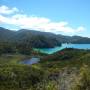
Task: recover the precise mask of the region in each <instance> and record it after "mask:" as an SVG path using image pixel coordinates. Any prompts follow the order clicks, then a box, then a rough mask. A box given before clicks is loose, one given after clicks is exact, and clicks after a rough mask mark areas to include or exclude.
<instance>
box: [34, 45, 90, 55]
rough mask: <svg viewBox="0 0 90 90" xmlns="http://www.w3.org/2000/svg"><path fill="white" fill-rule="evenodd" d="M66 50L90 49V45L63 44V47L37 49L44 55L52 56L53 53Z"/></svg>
mask: <svg viewBox="0 0 90 90" xmlns="http://www.w3.org/2000/svg"><path fill="white" fill-rule="evenodd" d="M64 48H77V49H90V44H62V46H61V47H55V48H40V49H36V50H38V51H40V52H43V53H47V54H52V53H54V52H57V51H59V50H62V49H64Z"/></svg>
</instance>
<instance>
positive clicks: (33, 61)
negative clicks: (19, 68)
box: [20, 57, 40, 65]
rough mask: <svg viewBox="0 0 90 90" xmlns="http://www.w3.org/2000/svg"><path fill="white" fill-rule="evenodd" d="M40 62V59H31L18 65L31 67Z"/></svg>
mask: <svg viewBox="0 0 90 90" xmlns="http://www.w3.org/2000/svg"><path fill="white" fill-rule="evenodd" d="M39 61H40V58H37V57H32V58H31V59H26V60H23V61H21V62H20V64H26V65H32V64H36V63H38V62H39Z"/></svg>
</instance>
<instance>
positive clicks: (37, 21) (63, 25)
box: [0, 7, 85, 34]
mask: <svg viewBox="0 0 90 90" xmlns="http://www.w3.org/2000/svg"><path fill="white" fill-rule="evenodd" d="M4 10H6V12H9V14H10V13H13V12H15V11H19V10H18V9H14V8H12V9H9V8H8V7H6V8H5V7H4ZM2 13H4V11H3V12H2ZM6 14H7V13H6ZM0 23H5V24H10V25H15V26H19V27H20V28H26V29H33V30H40V31H46V32H54V33H57V32H62V33H71V34H74V33H77V32H81V31H83V30H85V28H84V27H83V26H79V27H77V28H72V27H71V26H70V25H69V23H68V22H67V21H59V22H54V21H52V20H50V19H48V18H45V17H36V16H28V15H25V14H20V13H19V12H18V14H15V15H12V16H10V17H9V16H3V15H0Z"/></svg>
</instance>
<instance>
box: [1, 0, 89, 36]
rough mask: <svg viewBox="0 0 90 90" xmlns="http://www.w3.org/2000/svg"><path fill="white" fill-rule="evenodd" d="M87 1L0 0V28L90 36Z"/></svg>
mask: <svg viewBox="0 0 90 90" xmlns="http://www.w3.org/2000/svg"><path fill="white" fill-rule="evenodd" d="M89 22H90V0H0V27H5V28H8V29H12V30H19V29H22V28H24V29H32V30H39V31H45V32H52V33H56V34H64V35H81V36H88V37H90V23H89Z"/></svg>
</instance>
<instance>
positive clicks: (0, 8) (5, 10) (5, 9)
mask: <svg viewBox="0 0 90 90" xmlns="http://www.w3.org/2000/svg"><path fill="white" fill-rule="evenodd" d="M18 11H19V10H18V9H17V8H16V7H13V8H9V7H7V6H5V5H2V6H0V14H13V13H15V12H18Z"/></svg>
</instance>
